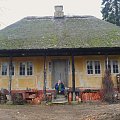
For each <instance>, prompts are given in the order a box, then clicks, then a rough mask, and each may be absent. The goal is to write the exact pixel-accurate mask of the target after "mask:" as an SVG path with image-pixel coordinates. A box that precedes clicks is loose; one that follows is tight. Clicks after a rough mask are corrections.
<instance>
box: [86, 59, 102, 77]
mask: <svg viewBox="0 0 120 120" xmlns="http://www.w3.org/2000/svg"><path fill="white" fill-rule="evenodd" d="M89 61H91V62H92V68H93V69H92V70H93V73H92V74H88V64H87V63H88V62H89ZM95 62H99V65H100V73H95ZM86 72H87V75H101V72H102V71H101V62H100V60H87V61H86Z"/></svg>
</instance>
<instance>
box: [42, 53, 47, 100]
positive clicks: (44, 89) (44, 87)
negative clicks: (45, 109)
mask: <svg viewBox="0 0 120 120" xmlns="http://www.w3.org/2000/svg"><path fill="white" fill-rule="evenodd" d="M46 82H47V72H46V55H45V56H44V86H43V93H44V97H45V100H46Z"/></svg>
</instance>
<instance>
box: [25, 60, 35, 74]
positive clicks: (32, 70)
mask: <svg viewBox="0 0 120 120" xmlns="http://www.w3.org/2000/svg"><path fill="white" fill-rule="evenodd" d="M29 63H30V64H32V74H28V64H29ZM29 67H30V66H29ZM33 68H34V67H33V63H32V62H26V75H27V76H32V75H33ZM30 72H31V70H29V73H30Z"/></svg>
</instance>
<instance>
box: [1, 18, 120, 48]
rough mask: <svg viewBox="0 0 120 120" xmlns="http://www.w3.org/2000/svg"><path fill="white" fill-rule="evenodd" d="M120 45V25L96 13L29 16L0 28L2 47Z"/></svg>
mask: <svg viewBox="0 0 120 120" xmlns="http://www.w3.org/2000/svg"><path fill="white" fill-rule="evenodd" d="M91 47H120V28H119V27H117V26H115V25H113V24H110V23H108V22H105V21H103V20H100V19H97V18H95V17H92V16H72V17H69V16H65V17H64V18H62V19H54V18H53V17H27V18H24V19H22V20H20V21H18V22H16V23H14V24H12V25H10V26H8V27H6V28H5V29H3V30H1V31H0V49H47V48H91Z"/></svg>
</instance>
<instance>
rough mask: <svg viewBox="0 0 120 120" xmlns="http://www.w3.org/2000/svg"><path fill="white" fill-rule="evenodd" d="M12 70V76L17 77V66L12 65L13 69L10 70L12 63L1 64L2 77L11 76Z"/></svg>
mask: <svg viewBox="0 0 120 120" xmlns="http://www.w3.org/2000/svg"><path fill="white" fill-rule="evenodd" d="M10 69H11V73H12V75H15V64H14V63H12V67H11V68H10V63H9V62H3V63H1V75H3V76H4V75H9V74H10V73H9V72H10Z"/></svg>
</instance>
